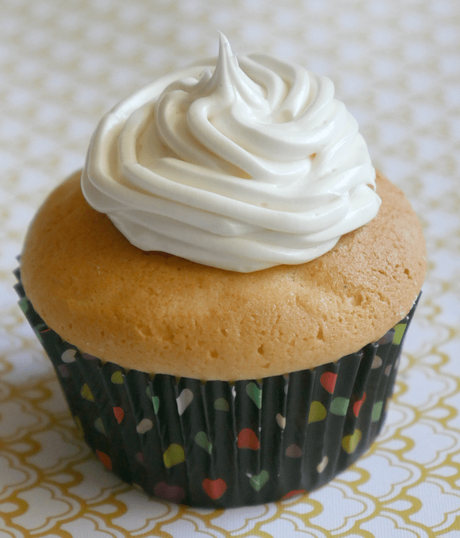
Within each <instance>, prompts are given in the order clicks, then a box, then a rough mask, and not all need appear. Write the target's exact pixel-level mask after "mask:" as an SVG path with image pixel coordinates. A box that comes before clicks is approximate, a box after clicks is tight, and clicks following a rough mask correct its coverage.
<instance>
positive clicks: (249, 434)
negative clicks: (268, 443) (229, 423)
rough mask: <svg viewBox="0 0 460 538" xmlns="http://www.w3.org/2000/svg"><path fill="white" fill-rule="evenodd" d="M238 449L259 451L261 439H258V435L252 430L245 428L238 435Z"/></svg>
mask: <svg viewBox="0 0 460 538" xmlns="http://www.w3.org/2000/svg"><path fill="white" fill-rule="evenodd" d="M238 448H250V449H251V450H259V448H260V442H259V439H257V435H256V434H255V433H254V432H253V431H252V430H251V428H244V430H241V431H240V433H239V434H238Z"/></svg>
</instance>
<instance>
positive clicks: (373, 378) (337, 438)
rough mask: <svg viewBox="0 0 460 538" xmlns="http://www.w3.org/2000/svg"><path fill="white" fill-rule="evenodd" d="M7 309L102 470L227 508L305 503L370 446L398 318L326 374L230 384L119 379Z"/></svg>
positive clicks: (379, 419)
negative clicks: (45, 365)
mask: <svg viewBox="0 0 460 538" xmlns="http://www.w3.org/2000/svg"><path fill="white" fill-rule="evenodd" d="M16 275H17V277H18V280H19V283H18V284H17V285H16V286H15V288H16V291H17V292H18V294H19V296H20V301H19V304H20V306H21V309H22V310H23V312H24V314H25V316H26V318H27V320H28V321H29V323H30V325H31V326H32V328H33V329H34V331H35V333H36V335H37V337H38V339H39V340H40V342H41V343H42V345H43V347H44V349H45V351H46V353H47V354H48V356H49V358H50V359H51V361H52V363H53V365H54V368H55V370H56V373H57V376H58V379H59V381H60V383H61V386H62V389H63V391H64V394H65V396H66V399H67V402H68V405H69V408H70V411H71V413H72V415H73V417H74V419H75V421H76V423H77V425H78V427H79V429H80V430H81V432H82V434H83V435H84V437H85V440H86V442H87V443H88V445H89V446H90V447H91V448H92V450H93V451H94V452H95V454H96V455H97V457H98V458H99V459H100V460H101V462H102V463H103V464H104V465H105V467H106V468H107V469H108V470H110V471H113V472H115V473H116V474H117V475H118V476H119V477H120V478H122V479H123V480H125V481H126V482H129V483H131V484H136V485H137V486H139V487H141V488H142V489H143V490H144V491H145V492H146V493H147V494H149V495H153V496H156V497H159V498H162V499H166V500H168V501H172V502H176V503H184V504H188V505H192V506H201V507H215V508H229V507H236V506H243V505H245V506H247V505H254V504H261V503H266V502H271V501H275V500H278V499H281V498H286V497H289V496H292V495H295V494H297V493H302V492H309V491H312V490H314V489H316V488H318V487H320V486H322V485H323V484H325V483H327V482H329V481H330V480H331V479H332V478H334V477H335V476H336V475H337V474H339V473H340V472H342V471H344V470H345V469H347V468H348V467H349V466H350V465H351V464H352V463H353V462H354V461H356V459H357V458H359V457H360V456H361V455H362V454H363V453H364V452H365V451H366V450H367V449H368V448H369V446H370V444H371V443H372V442H373V441H374V439H375V438H376V436H377V435H378V433H379V431H380V429H381V427H382V424H383V421H384V418H385V414H386V406H387V402H388V399H389V397H390V396H391V393H392V390H393V386H394V382H395V377H396V372H397V365H398V359H399V356H400V352H401V347H402V343H403V339H404V336H405V334H406V331H407V327H408V325H409V323H410V320H411V318H412V316H413V314H414V311H415V308H416V304H417V302H416V303H415V304H414V306H413V308H412V310H411V311H410V313H409V314H408V315H407V316H406V317H405V318H404V319H403V320H402V321H401V322H400V323H398V324H397V325H396V326H395V327H394V328H393V329H391V330H390V331H389V332H388V333H387V334H385V335H384V336H383V337H382V338H381V339H380V340H379V341H378V342H374V343H371V344H368V345H367V346H365V347H364V348H362V349H361V350H360V351H358V352H356V353H353V354H351V355H347V356H345V357H343V358H341V359H340V360H338V361H337V362H334V363H328V364H324V365H321V366H318V367H316V368H314V369H312V370H303V371H299V372H294V373H290V374H286V375H280V376H273V377H268V378H264V379H258V380H245V381H236V382H226V381H206V382H205V381H200V380H196V379H190V378H184V377H180V378H179V377H174V376H171V375H163V374H156V375H153V374H147V373H144V372H139V371H136V370H126V369H123V368H122V367H120V366H117V365H116V364H113V363H110V362H102V361H101V360H99V359H98V358H96V357H93V356H91V355H88V354H86V353H80V351H79V350H78V349H77V348H76V347H75V346H73V345H72V344H70V343H68V342H65V341H63V340H62V339H61V338H60V337H59V335H58V334H57V333H55V332H54V331H53V330H52V329H50V328H49V327H47V325H46V324H45V323H44V321H43V320H42V319H41V318H40V316H39V315H38V314H37V313H36V312H35V310H34V309H33V306H32V304H31V303H30V301H29V300H28V299H27V297H26V296H25V293H24V289H23V287H22V285H21V282H20V272H19V270H17V271H16Z"/></svg>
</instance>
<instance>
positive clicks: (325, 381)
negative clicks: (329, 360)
mask: <svg viewBox="0 0 460 538" xmlns="http://www.w3.org/2000/svg"><path fill="white" fill-rule="evenodd" d="M336 381H337V374H334V373H333V372H324V374H323V375H322V376H321V378H320V380H319V382H320V383H321V385H322V386H323V387H324V389H325V390H327V392H329V394H334V390H335V383H336Z"/></svg>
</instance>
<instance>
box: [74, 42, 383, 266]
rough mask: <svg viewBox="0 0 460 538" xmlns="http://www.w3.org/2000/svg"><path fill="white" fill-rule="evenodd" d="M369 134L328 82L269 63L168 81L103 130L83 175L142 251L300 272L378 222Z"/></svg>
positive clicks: (203, 68)
mask: <svg viewBox="0 0 460 538" xmlns="http://www.w3.org/2000/svg"><path fill="white" fill-rule="evenodd" d="M374 182H375V171H374V169H373V167H372V164H371V162H370V157H369V154H368V151H367V147H366V144H365V142H364V140H363V138H362V137H361V135H360V134H359V133H358V126H357V123H356V121H355V120H354V119H353V117H352V116H351V115H350V114H349V113H348V112H347V110H346V109H345V106H344V105H343V104H342V103H340V102H339V101H337V100H335V99H334V87H333V84H332V82H331V81H330V80H329V79H327V78H326V77H323V76H319V75H316V74H313V73H311V72H309V71H307V70H305V69H303V68H302V67H300V66H297V65H294V64H291V63H288V62H283V61H281V60H278V59H276V58H272V57H270V56H266V55H260V54H252V55H249V56H239V57H238V58H236V57H235V56H234V55H233V54H232V51H231V49H230V45H229V44H228V41H227V39H226V38H225V37H224V36H223V35H221V36H220V44H219V56H218V58H217V61H215V62H208V63H207V64H202V65H194V66H192V67H189V68H186V69H183V70H182V71H180V72H178V73H175V74H172V75H168V76H165V77H163V78H161V79H159V80H158V81H157V82H155V83H153V84H151V85H149V86H147V87H146V88H144V89H143V90H141V91H140V92H138V93H136V94H134V95H133V96H131V97H129V98H128V99H126V100H125V101H122V102H121V103H120V104H119V105H117V106H116V107H115V108H114V109H113V110H112V111H111V112H109V114H107V115H106V116H105V117H104V118H103V119H102V121H101V123H100V124H99V126H98V128H97V130H96V132H95V134H94V136H93V139H92V142H91V145H90V148H89V151H88V156H87V163H86V168H85V171H84V173H83V175H82V188H83V193H84V195H85V197H86V199H87V200H88V202H89V203H90V205H92V206H93V207H94V208H95V209H97V210H98V211H102V212H104V213H107V215H108V216H109V217H110V219H111V220H112V222H113V223H114V224H115V226H116V227H117V228H118V229H119V230H120V231H121V232H122V233H123V234H124V235H125V236H126V237H127V238H128V240H129V241H130V242H131V243H133V244H134V245H135V246H137V247H139V248H141V249H143V250H158V251H164V252H169V253H171V254H175V255H177V256H181V257H183V258H187V259H189V260H192V261H195V262H198V263H202V264H205V265H211V266H215V267H219V268H222V269H228V270H233V271H241V272H251V271H257V270H259V269H264V268H267V267H271V266H274V265H280V264H300V263H305V262H307V261H310V260H312V259H314V258H317V257H319V256H321V255H322V254H324V253H325V252H327V251H328V250H330V249H331V248H332V247H333V246H334V245H335V244H336V242H337V241H338V239H339V238H340V236H341V235H343V234H345V233H347V232H350V231H351V230H354V229H356V228H358V227H360V226H362V225H363V224H365V223H367V222H369V221H370V220H371V219H372V218H373V217H374V216H375V215H376V214H377V211H378V208H379V205H380V199H379V197H378V196H377V194H376V193H375V191H374V189H373V188H374V187H375V183H374Z"/></svg>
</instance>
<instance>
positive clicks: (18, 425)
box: [0, 0, 460, 538]
mask: <svg viewBox="0 0 460 538" xmlns="http://www.w3.org/2000/svg"><path fill="white" fill-rule="evenodd" d="M458 28H460V10H459V8H458V5H457V3H455V2H452V1H450V0H437V1H435V0H417V1H415V0H409V1H407V2H400V1H398V0H372V1H369V0H366V1H365V0H351V1H350V2H340V3H339V2H337V3H334V9H332V4H331V3H328V2H321V1H318V0H308V1H303V0H286V1H284V2H276V3H275V2H273V3H269V2H263V0H235V1H233V2H231V3H230V2H229V3H224V2H208V1H205V0H188V1H183V2H179V1H178V0H171V1H169V0H156V1H155V2H151V1H149V0H131V1H130V2H113V1H109V0H75V1H74V2H71V3H64V2H62V3H61V2H55V1H53V0H35V1H34V2H33V3H31V2H27V1H26V0H3V2H2V17H1V18H0V35H1V40H0V70H1V73H2V77H1V80H0V102H1V103H2V104H1V106H2V114H1V115H0V162H1V164H2V180H1V182H0V234H1V235H0V237H1V240H0V311H1V320H2V323H1V325H0V538H10V537H12V538H22V537H25V536H27V537H28V536H33V537H37V538H38V537H45V536H46V537H47V538H49V537H51V538H55V537H66V538H67V537H68V538H70V537H73V536H77V535H78V536H91V537H93V536H94V537H96V538H105V537H117V538H118V537H147V536H148V537H150V536H160V537H162V538H176V537H182V536H190V535H192V534H193V536H195V535H196V536H197V537H199V536H202V537H203V538H205V537H206V538H210V537H212V538H228V537H235V538H236V537H238V538H240V537H241V538H243V537H247V538H249V537H250V538H254V537H261V538H276V537H279V536H289V537H290V538H291V537H292V538H300V537H302V538H303V537H312V538H313V537H314V538H329V537H345V536H347V537H350V536H351V537H360V538H371V537H375V536H376V537H390V536H391V537H392V538H431V537H432V536H443V537H444V538H454V537H455V536H458V535H459V534H458V533H459V531H460V413H459V411H460V366H459V361H458V356H459V354H460V335H459V327H460V309H459V307H458V305H459V304H460V284H459V281H460V279H459V275H460V217H459V215H460V193H459V189H458V177H460V157H459V155H460V151H459V150H460V100H459V95H460V78H459V72H460V63H459V56H458V51H459V50H460V32H459V31H458ZM216 29H219V30H221V31H223V32H224V33H226V34H227V36H228V37H229V39H230V41H231V43H232V46H233V48H234V50H236V51H251V50H257V49H264V50H266V51H268V52H270V53H273V54H277V55H280V56H284V57H286V58H292V59H293V60H294V61H298V62H302V63H304V64H306V65H307V66H309V67H310V68H311V69H313V70H318V71H320V72H322V73H325V74H327V75H329V76H331V77H332V78H333V80H334V82H335V84H336V87H337V91H338V94H339V96H340V97H341V98H342V99H343V100H344V101H345V102H346V103H347V105H348V107H349V108H350V110H351V111H352V112H353V113H354V114H355V115H356V117H357V118H358V120H359V122H360V126H361V130H362V132H363V134H364V136H365V138H366V139H367V140H368V143H369V147H370V150H371V154H372V155H373V158H374V161H375V163H376V165H377V166H378V167H379V168H380V169H381V170H382V171H384V172H385V173H386V174H387V175H388V176H389V177H390V178H391V179H393V181H395V183H397V184H398V185H399V186H400V187H401V188H402V189H403V190H404V191H405V192H406V194H407V195H408V197H409V199H410V200H411V201H412V202H413V205H414V208H415V209H416V211H417V212H418V214H419V215H420V218H421V221H422V223H423V226H424V229H425V234H426V239H427V245H428V252H429V272H428V276H427V281H426V284H425V286H424V295H423V297H422V301H421V304H420V306H419V309H418V312H417V314H416V317H415V320H414V322H413V325H412V327H411V330H410V332H409V335H408V340H407V341H406V347H405V353H404V356H403V357H402V361H401V365H400V374H399V378H398V382H397V386H396V391H395V394H394V398H393V400H392V402H391V404H390V407H389V415H388V420H387V423H386V425H385V427H384V430H383V432H382V434H381V435H380V437H379V439H378V441H377V442H376V443H375V444H374V446H373V447H372V449H371V450H370V451H369V453H368V454H366V455H365V456H364V457H363V458H362V459H360V460H359V461H358V463H357V464H356V465H354V466H353V467H352V468H351V469H350V470H348V471H347V472H345V473H343V474H342V475H341V476H339V477H338V478H337V479H335V480H334V481H333V482H332V483H330V484H329V485H327V486H325V487H323V488H322V489H320V490H318V491H316V492H314V493H313V494H311V495H309V496H302V497H297V498H293V499H289V500H286V501H283V502H280V503H273V504H269V505H263V506H257V507H251V508H245V509H237V510H232V511H212V510H198V509H191V508H185V507H179V506H175V505H171V504H168V503H166V502H159V501H155V500H152V499H149V498H147V497H146V496H145V495H144V494H143V493H141V492H140V491H137V490H136V489H135V488H133V487H130V486H128V485H126V484H124V483H122V482H120V481H119V480H118V479H117V478H116V477H114V476H113V475H112V474H110V473H108V472H107V471H105V469H104V467H103V466H102V465H101V464H100V462H99V461H98V460H97V458H96V457H95V456H94V455H92V454H91V453H90V451H89V449H88V448H87V447H86V445H85V443H84V442H83V441H82V439H81V436H80V434H79V431H78V428H77V427H76V425H75V423H74V422H73V420H72V418H71V416H70V415H69V413H68V411H67V408H66V404H65V401H64V399H63V396H62V394H61V392H60V389H59V386H58V382H57V380H56V378H55V376H54V373H53V371H52V369H51V365H50V364H49V363H48V361H47V360H46V359H45V357H44V355H43V353H42V351H41V350H40V347H39V344H38V342H37V341H36V339H35V336H34V335H33V334H32V333H31V330H30V328H29V326H28V325H27V324H26V322H25V321H24V320H23V317H22V314H21V312H20V310H19V308H18V307H17V306H16V304H15V303H16V296H15V294H14V292H13V291H12V289H11V286H12V285H13V283H14V279H13V277H12V275H11V271H12V269H13V268H14V267H15V256H16V255H17V254H18V253H19V252H20V248H21V244H22V240H23V237H24V234H25V231H26V225H27V222H29V220H30V218H31V216H32V215H33V213H34V211H35V210H36V208H37V206H38V204H39V203H40V201H41V200H42V199H43V198H44V196H45V195H46V193H47V192H49V191H50V190H51V189H52V188H53V186H54V185H56V184H57V183H58V182H59V181H61V179H63V178H64V177H65V176H66V175H68V174H70V173H71V172H72V171H73V170H74V169H77V168H79V167H81V165H82V163H83V161H84V155H85V151H86V147H87V143H88V140H89V138H90V136H91V133H92V131H93V129H94V126H95V124H96V122H97V120H98V119H99V118H100V117H101V115H102V114H103V113H104V112H105V111H107V110H108V109H109V108H110V107H111V106H112V105H113V104H115V102H116V101H118V100H119V99H120V98H122V97H123V96H125V95H127V94H129V93H130V92H131V91H133V90H135V89H137V88H138V87H140V86H142V85H143V84H145V83H147V82H149V81H150V80H151V79H152V78H154V77H156V76H158V75H160V74H162V73H164V72H165V71H168V70H170V69H174V68H176V67H179V66H180V65H183V64H185V63H187V62H189V61H192V60H194V59H195V58H197V57H202V56H209V55H213V54H215V53H216V47H217V36H216Z"/></svg>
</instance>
